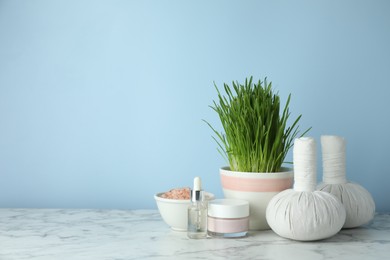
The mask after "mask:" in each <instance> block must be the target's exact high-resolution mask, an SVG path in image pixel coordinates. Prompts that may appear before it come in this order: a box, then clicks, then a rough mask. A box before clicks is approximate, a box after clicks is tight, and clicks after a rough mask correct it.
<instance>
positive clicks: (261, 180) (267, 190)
mask: <svg viewBox="0 0 390 260" xmlns="http://www.w3.org/2000/svg"><path fill="white" fill-rule="evenodd" d="M220 176H221V183H222V188H223V193H224V195H225V198H229V199H242V200H246V201H248V202H249V207H250V216H249V229H250V230H266V229H270V227H269V225H268V223H267V220H266V217H265V214H266V209H267V205H268V202H269V201H270V200H271V199H272V197H273V196H275V195H276V194H278V193H279V192H281V191H283V190H286V189H289V188H291V187H292V184H293V178H294V173H293V170H292V169H290V168H282V171H281V172H272V173H258V172H235V171H230V168H229V167H223V168H221V169H220Z"/></svg>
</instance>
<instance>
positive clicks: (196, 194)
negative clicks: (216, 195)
mask: <svg viewBox="0 0 390 260" xmlns="http://www.w3.org/2000/svg"><path fill="white" fill-rule="evenodd" d="M203 198H204V196H203V190H202V181H201V180H200V177H195V178H194V187H193V189H192V191H191V201H192V202H196V201H203Z"/></svg>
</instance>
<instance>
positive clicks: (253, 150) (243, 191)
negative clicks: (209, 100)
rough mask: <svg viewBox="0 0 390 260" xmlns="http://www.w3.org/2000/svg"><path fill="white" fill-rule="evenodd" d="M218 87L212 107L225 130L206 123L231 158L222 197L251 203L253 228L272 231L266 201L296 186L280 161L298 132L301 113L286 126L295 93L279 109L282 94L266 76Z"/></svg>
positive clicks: (222, 173) (223, 176) (222, 174)
mask: <svg viewBox="0 0 390 260" xmlns="http://www.w3.org/2000/svg"><path fill="white" fill-rule="evenodd" d="M215 88H216V90H217V92H218V101H214V105H213V106H211V108H212V109H213V110H214V111H216V112H217V114H218V115H219V118H220V120H221V123H222V127H223V129H224V131H223V132H219V131H217V130H216V129H215V128H214V127H212V126H211V125H210V124H209V123H208V122H206V123H207V124H208V125H209V126H210V127H211V129H212V130H213V131H214V133H215V135H216V137H213V138H214V140H215V141H216V142H217V144H218V151H219V152H220V154H221V155H222V156H223V157H224V158H225V159H226V160H227V161H228V162H229V166H227V167H222V168H221V169H220V177H221V183H222V188H223V192H224V195H225V197H226V198H236V199H243V200H247V201H248V202H249V205H250V216H249V228H250V229H251V230H265V229H269V225H268V223H267V220H266V216H265V215H266V214H265V212H266V208H267V205H268V202H269V201H270V200H271V199H272V197H273V196H275V195H276V194H278V193H279V192H280V191H283V190H285V189H289V188H291V186H292V184H293V171H292V169H291V168H286V167H282V164H283V162H284V159H285V157H286V155H287V153H288V151H289V149H290V148H291V147H292V145H293V140H294V138H295V137H297V135H298V133H299V131H298V128H299V126H298V121H299V120H300V118H301V115H300V116H298V117H297V118H296V119H295V120H294V122H293V123H292V124H291V125H290V126H288V125H287V124H288V118H289V116H290V112H289V109H288V106H289V103H290V97H291V95H289V97H288V99H287V102H286V105H285V107H284V109H283V111H280V97H279V95H278V94H275V93H274V92H273V90H272V83H271V82H270V83H267V79H265V80H264V82H262V81H260V80H259V81H258V83H252V77H251V78H250V79H249V80H248V79H246V80H245V83H244V84H240V83H238V82H233V83H232V87H230V86H229V85H227V84H224V93H221V92H220V90H219V89H218V87H217V86H215ZM308 130H309V129H308ZM308 130H306V131H305V132H304V133H303V134H302V135H301V136H303V135H304V134H305V133H306V132H307V131H308Z"/></svg>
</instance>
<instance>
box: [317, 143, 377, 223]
mask: <svg viewBox="0 0 390 260" xmlns="http://www.w3.org/2000/svg"><path fill="white" fill-rule="evenodd" d="M321 147H322V161H323V162H322V165H323V179H322V180H323V182H322V183H321V184H319V185H318V186H317V190H320V191H325V192H328V193H330V194H333V195H334V196H336V197H337V198H338V199H339V200H340V201H341V203H342V204H343V205H344V207H345V210H346V213H347V217H346V220H345V223H344V226H343V227H344V228H353V227H358V226H361V225H363V224H365V223H367V222H369V221H370V220H372V219H373V217H374V213H375V202H374V200H373V199H372V196H371V194H370V193H369V192H368V191H367V190H366V189H365V188H363V187H362V186H360V185H359V184H356V183H351V182H348V181H347V178H346V166H345V165H346V164H345V140H344V138H342V137H339V136H321Z"/></svg>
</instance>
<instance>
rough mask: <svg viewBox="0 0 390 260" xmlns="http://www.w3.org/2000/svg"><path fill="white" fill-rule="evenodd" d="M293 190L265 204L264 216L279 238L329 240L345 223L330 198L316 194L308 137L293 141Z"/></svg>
mask: <svg viewBox="0 0 390 260" xmlns="http://www.w3.org/2000/svg"><path fill="white" fill-rule="evenodd" d="M293 157H294V179H295V183H294V189H288V190H285V191H282V192H280V193H279V194H277V195H276V196H275V197H273V198H272V200H271V201H270V202H269V204H268V207H267V211H266V217H267V222H268V224H269V225H270V227H271V228H272V230H273V231H274V232H275V233H277V234H278V235H279V236H282V237H285V238H289V239H294V240H300V241H312V240H320V239H325V238H328V237H331V236H333V235H335V234H336V233H337V232H339V231H340V229H341V228H342V226H343V224H344V221H345V215H346V213H345V209H344V207H343V205H342V204H341V202H340V201H339V200H338V199H337V198H336V197H335V196H333V195H331V194H329V193H327V192H322V191H316V190H315V188H316V179H317V171H316V143H315V140H314V139H313V138H311V137H302V138H297V139H295V142H294V152H293Z"/></svg>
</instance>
